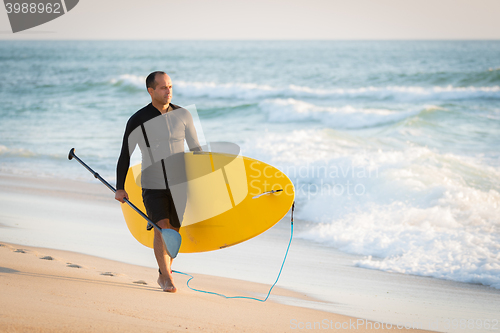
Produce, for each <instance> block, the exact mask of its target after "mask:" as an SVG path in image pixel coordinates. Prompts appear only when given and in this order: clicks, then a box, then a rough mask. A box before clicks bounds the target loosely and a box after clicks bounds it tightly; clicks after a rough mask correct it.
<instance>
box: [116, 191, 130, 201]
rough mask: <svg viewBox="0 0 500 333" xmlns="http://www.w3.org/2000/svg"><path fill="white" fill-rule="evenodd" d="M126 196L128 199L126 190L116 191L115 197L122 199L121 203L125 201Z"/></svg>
mask: <svg viewBox="0 0 500 333" xmlns="http://www.w3.org/2000/svg"><path fill="white" fill-rule="evenodd" d="M124 198H125V199H127V200H128V194H127V192H126V191H125V190H117V191H116V192H115V199H116V200H118V201H120V202H121V203H125V200H124Z"/></svg>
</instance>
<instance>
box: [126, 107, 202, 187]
mask: <svg viewBox="0 0 500 333" xmlns="http://www.w3.org/2000/svg"><path fill="white" fill-rule="evenodd" d="M184 139H185V140H186V142H187V144H188V146H189V149H190V150H191V151H196V150H201V147H200V143H199V142H198V137H197V135H196V129H195V127H194V123H193V117H192V116H191V114H190V113H189V111H188V110H186V109H184V108H181V107H180V106H178V105H175V104H172V103H170V105H169V107H168V109H167V112H166V113H164V114H162V113H161V112H160V111H159V110H158V109H157V108H155V107H154V106H153V104H152V103H150V104H148V105H146V106H145V107H143V108H142V109H140V110H139V111H137V112H136V113H135V114H133V115H132V116H131V117H130V119H129V120H128V122H127V126H126V128H125V134H124V135H123V142H122V149H121V153H120V157H119V158H118V163H117V166H116V189H117V190H123V189H124V186H125V179H126V177H127V172H128V169H129V166H130V156H131V155H132V153H133V152H134V150H135V147H136V146H137V145H138V146H139V148H140V150H141V154H142V166H141V169H142V170H141V171H142V175H141V186H142V188H147V189H162V188H163V189H164V188H165V186H167V187H168V185H165V184H166V183H167V172H166V168H165V160H166V159H167V158H168V157H169V156H172V155H175V154H177V153H182V152H184ZM134 176H136V177H137V175H134Z"/></svg>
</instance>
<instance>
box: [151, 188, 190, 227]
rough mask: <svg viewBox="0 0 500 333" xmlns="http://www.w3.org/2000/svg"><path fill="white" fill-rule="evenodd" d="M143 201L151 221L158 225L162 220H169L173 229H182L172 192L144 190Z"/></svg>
mask: <svg viewBox="0 0 500 333" xmlns="http://www.w3.org/2000/svg"><path fill="white" fill-rule="evenodd" d="M142 199H143V201H144V206H145V207H146V213H147V215H148V217H149V219H150V220H151V221H153V222H154V223H158V221H160V220H163V219H169V220H170V224H171V225H172V227H174V228H180V227H181V223H180V221H179V216H178V215H177V212H176V210H175V205H174V200H173V199H172V194H171V193H170V190H150V189H142ZM183 213H184V212H183ZM183 215H184V214H183Z"/></svg>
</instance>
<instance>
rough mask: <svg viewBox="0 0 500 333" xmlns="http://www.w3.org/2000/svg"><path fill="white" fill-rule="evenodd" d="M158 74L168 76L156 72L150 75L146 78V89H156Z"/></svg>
mask: <svg viewBox="0 0 500 333" xmlns="http://www.w3.org/2000/svg"><path fill="white" fill-rule="evenodd" d="M157 74H162V75H167V73H165V72H162V71H156V72H153V73H151V74H149V75H148V77H147V78H146V89H148V88H153V90H155V89H156V75H157Z"/></svg>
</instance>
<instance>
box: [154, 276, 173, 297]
mask: <svg viewBox="0 0 500 333" xmlns="http://www.w3.org/2000/svg"><path fill="white" fill-rule="evenodd" d="M157 282H158V284H159V285H160V288H161V289H163V291H165V292H169V293H175V292H176V291H177V288H176V287H175V285H174V282H173V279H172V275H171V274H168V275H167V274H161V275H160V276H159V277H158V281H157Z"/></svg>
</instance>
